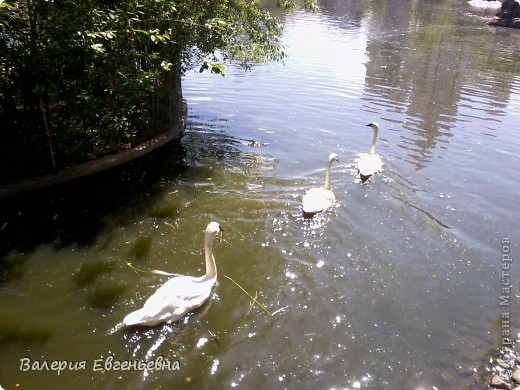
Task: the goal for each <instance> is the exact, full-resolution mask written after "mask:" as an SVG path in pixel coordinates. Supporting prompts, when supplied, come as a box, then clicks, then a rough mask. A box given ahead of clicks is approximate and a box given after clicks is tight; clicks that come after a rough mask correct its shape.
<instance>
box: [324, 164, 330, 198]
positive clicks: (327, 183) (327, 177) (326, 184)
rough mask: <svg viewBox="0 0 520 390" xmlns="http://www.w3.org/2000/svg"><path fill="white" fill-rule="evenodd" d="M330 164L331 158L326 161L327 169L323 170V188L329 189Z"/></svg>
mask: <svg viewBox="0 0 520 390" xmlns="http://www.w3.org/2000/svg"><path fill="white" fill-rule="evenodd" d="M331 165H332V160H329V162H328V163H327V169H326V170H325V185H324V186H323V188H325V189H326V190H329V191H330V166H331Z"/></svg>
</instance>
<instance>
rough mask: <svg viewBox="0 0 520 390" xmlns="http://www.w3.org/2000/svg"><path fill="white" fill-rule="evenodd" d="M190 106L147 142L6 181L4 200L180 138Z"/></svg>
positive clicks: (1, 194)
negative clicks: (92, 158)
mask: <svg viewBox="0 0 520 390" xmlns="http://www.w3.org/2000/svg"><path fill="white" fill-rule="evenodd" d="M187 115H188V106H187V104H186V101H184V100H183V102H182V104H181V110H180V114H179V115H178V117H177V119H176V120H174V122H173V124H172V126H171V128H170V130H169V131H167V132H165V133H163V134H161V135H159V136H157V137H155V138H152V139H149V140H147V141H144V142H142V143H140V144H138V145H137V146H135V147H133V148H130V149H126V150H123V151H121V152H119V153H115V154H111V155H107V156H104V157H101V158H98V159H96V160H92V161H89V162H86V163H83V164H79V165H76V166H73V167H70V168H66V169H63V170H61V171H58V172H56V173H52V174H47V175H42V176H38V177H33V178H28V179H24V180H20V181H18V182H14V183H9V184H4V185H2V187H1V188H0V199H2V198H6V197H10V196H13V195H16V194H19V193H22V192H27V191H33V190H37V189H41V188H44V187H48V186H51V185H55V184H59V183H63V182H66V181H69V180H74V179H77V178H80V177H85V176H88V175H92V174H94V173H96V172H100V171H103V170H106V169H110V168H114V167H117V166H119V165H122V164H124V163H127V162H129V161H132V160H135V159H137V158H139V157H142V156H144V155H146V154H148V153H150V152H153V151H154V150H157V149H159V148H161V147H163V146H165V145H166V144H168V143H170V142H172V141H174V140H176V139H178V138H179V137H180V135H181V134H182V132H183V131H184V128H185V127H186V118H187Z"/></svg>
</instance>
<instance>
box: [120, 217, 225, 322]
mask: <svg viewBox="0 0 520 390" xmlns="http://www.w3.org/2000/svg"><path fill="white" fill-rule="evenodd" d="M222 230H223V229H222V228H221V227H220V225H219V224H218V223H217V222H211V223H210V224H209V225H208V226H207V228H206V231H205V232H204V252H205V260H206V274H205V275H203V276H198V277H196V276H183V275H181V276H175V277H173V278H171V279H170V280H168V281H167V282H166V283H164V284H163V285H162V286H161V287H159V288H158V289H157V291H155V293H154V294H153V295H152V296H150V297H149V298H148V299H147V300H146V302H145V304H144V306H143V308H141V309H139V310H136V311H134V312H132V313H130V314H128V315H127V316H126V317H125V318H124V320H123V323H124V324H125V325H126V326H130V325H143V326H154V325H158V324H160V323H162V322H166V323H168V324H170V323H172V322H176V321H178V320H180V319H181V318H182V317H184V316H185V315H186V314H187V313H189V312H190V311H192V310H195V309H197V308H198V307H200V306H202V304H203V303H204V302H206V301H207V300H208V298H209V296H210V295H211V290H212V288H213V286H214V285H215V283H216V281H217V265H216V263H215V257H214V256H213V250H212V246H213V238H214V237H215V236H216V235H217V234H218V233H220V232H221V231H222Z"/></svg>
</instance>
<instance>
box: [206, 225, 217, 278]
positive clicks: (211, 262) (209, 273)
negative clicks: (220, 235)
mask: <svg viewBox="0 0 520 390" xmlns="http://www.w3.org/2000/svg"><path fill="white" fill-rule="evenodd" d="M204 254H205V256H206V278H208V279H213V278H216V277H217V265H216V264H215V257H214V256H213V234H212V233H210V232H206V233H205V235H204Z"/></svg>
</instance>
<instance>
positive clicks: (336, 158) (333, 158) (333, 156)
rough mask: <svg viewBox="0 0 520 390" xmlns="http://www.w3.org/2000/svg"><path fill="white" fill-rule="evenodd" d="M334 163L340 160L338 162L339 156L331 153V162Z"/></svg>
mask: <svg viewBox="0 0 520 390" xmlns="http://www.w3.org/2000/svg"><path fill="white" fill-rule="evenodd" d="M333 161H336V162H338V161H339V160H338V155H337V154H336V153H331V154H330V155H329V162H333Z"/></svg>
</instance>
